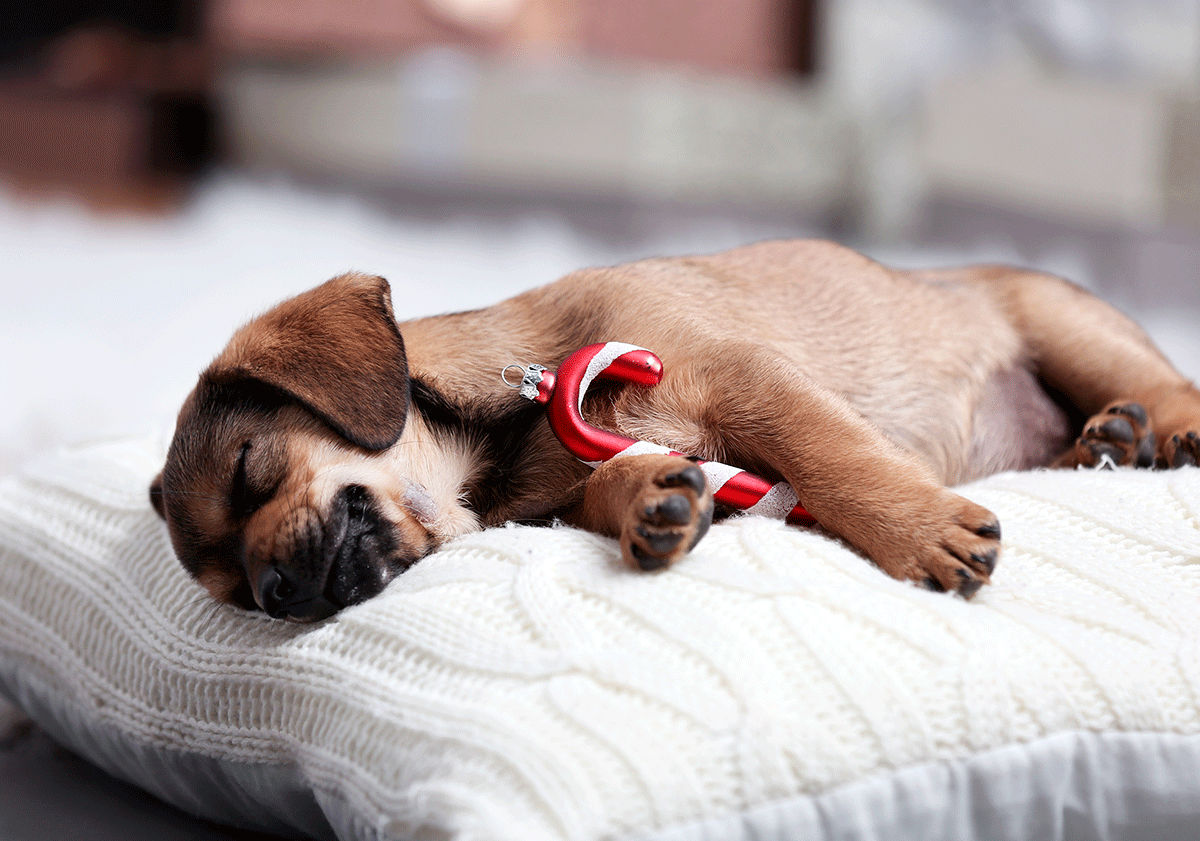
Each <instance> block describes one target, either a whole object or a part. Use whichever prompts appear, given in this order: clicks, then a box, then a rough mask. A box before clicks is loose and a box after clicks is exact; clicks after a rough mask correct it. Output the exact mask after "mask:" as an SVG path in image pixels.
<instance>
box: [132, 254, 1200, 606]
mask: <svg viewBox="0 0 1200 841" xmlns="http://www.w3.org/2000/svg"><path fill="white" fill-rule="evenodd" d="M609 340H613V341H624V342H629V343H633V344H638V345H641V346H644V347H648V348H650V349H652V350H654V351H655V352H656V353H657V354H659V356H661V358H662V360H663V363H664V366H665V368H666V372H667V374H666V377H665V379H664V380H663V382H662V383H661V384H660V385H658V386H656V387H654V388H650V389H643V388H635V387H625V388H621V387H618V386H609V387H607V389H606V388H603V387H595V388H593V389H591V390H590V391H589V393H588V397H587V400H586V402H585V405H584V413H585V415H586V416H587V417H588V418H589V420H590V422H592V423H593V424H595V425H597V426H601V427H606V428H609V429H613V430H615V431H619V432H621V433H624V434H626V435H629V436H630V437H633V438H637V439H644V440H648V441H653V442H656V443H659V444H662V445H666V446H669V447H672V448H675V449H677V450H679V451H682V452H685V453H691V454H694V455H697V456H701V457H703V458H706V459H716V460H719V461H723V462H726V463H729V464H735V465H738V466H739V467H744V468H746V469H748V470H751V471H754V472H756V473H759V474H761V475H763V476H764V477H767V478H770V479H772V480H777V479H780V478H782V479H786V480H787V481H788V482H790V483H791V484H792V486H793V487H794V488H795V489H796V491H797V492H798V494H799V496H800V501H801V503H802V504H803V505H804V506H805V507H806V508H807V509H808V510H809V511H810V512H811V513H812V514H813V515H814V516H815V517H816V518H817V519H818V520H819V522H820V523H821V525H822V526H823V527H824V528H825V529H827V530H828V531H830V532H832V533H833V534H835V535H838V536H839V537H841V538H842V539H844V540H845V541H846V542H848V543H849V544H851V545H852V546H854V547H857V548H858V549H859V550H860V551H862V552H863V553H864V554H865V555H867V556H868V557H869V558H870V559H871V560H873V561H874V562H875V563H876V564H878V565H879V567H880V568H882V569H883V570H884V571H885V572H887V573H888V574H890V575H892V576H895V577H896V578H900V579H910V580H913V581H916V582H919V583H922V584H924V585H925V586H928V587H930V588H932V589H936V590H951V591H957V592H959V593H961V594H963V595H964V596H970V595H972V594H973V593H974V592H975V591H976V590H977V589H978V588H979V587H980V586H981V584H982V583H984V582H986V581H987V580H988V578H989V575H990V574H991V572H992V569H993V567H994V565H995V563H996V559H997V554H998V549H999V545H1000V543H999V542H1000V527H999V524H998V523H997V521H996V518H995V516H993V514H992V513H991V512H990V511H988V510H986V509H984V508H982V507H980V506H978V505H975V504H974V503H971V502H969V501H967V500H966V499H963V498H962V497H960V496H958V495H957V494H955V493H953V492H951V491H949V490H947V489H946V486H947V485H953V484H955V483H959V482H964V481H967V480H970V479H974V478H977V477H980V476H984V475H987V474H989V473H994V472H996V471H1000V470H1007V469H1024V468H1031V467H1037V466H1040V465H1050V464H1054V465H1058V466H1073V465H1077V464H1083V465H1092V464H1095V463H1096V462H1097V461H1098V460H1100V459H1102V458H1104V457H1106V456H1107V457H1108V458H1111V459H1112V460H1113V461H1114V462H1115V463H1117V464H1129V465H1137V466H1144V467H1149V466H1152V465H1153V464H1155V463H1156V462H1157V463H1158V464H1160V465H1165V466H1179V465H1183V464H1195V463H1196V461H1197V458H1198V456H1200V437H1198V435H1197V433H1198V432H1200V392H1198V391H1197V390H1196V389H1195V388H1194V387H1193V386H1192V385H1191V384H1190V383H1189V382H1188V381H1187V380H1185V379H1184V377H1183V376H1181V375H1180V374H1179V373H1178V372H1176V371H1175V370H1174V369H1173V368H1172V367H1171V365H1170V364H1169V363H1168V362H1167V360H1166V359H1165V358H1163V356H1162V355H1161V354H1160V353H1159V352H1158V351H1157V350H1156V349H1155V348H1154V346H1153V345H1152V344H1151V342H1150V341H1149V339H1148V338H1147V337H1146V336H1145V335H1144V334H1143V333H1142V332H1141V331H1140V330H1139V329H1138V328H1137V327H1136V326H1135V325H1134V324H1133V323H1132V322H1130V321H1129V320H1127V319H1126V318H1124V317H1123V316H1121V315H1120V314H1119V313H1117V312H1116V311H1115V310H1113V309H1112V308H1110V307H1109V306H1107V305H1106V304H1104V303H1102V302H1100V301H1099V300H1097V299H1096V298H1094V297H1092V296H1090V295H1089V294H1087V293H1085V292H1083V291H1082V290H1080V289H1078V288H1076V287H1074V286H1072V285H1070V284H1068V283H1066V282H1064V281H1061V280H1058V279H1056V278H1053V277H1048V276H1046V275H1041V274H1036V273H1033V272H1027V271H1020V270H1017V269H1009V268H997V267H977V268H968V269H961V270H954V271H936V272H899V271H893V270H890V269H887V268H885V267H883V266H881V265H879V264H878V263H875V262H873V261H871V260H869V259H867V258H865V257H863V256H861V255H859V254H856V253H854V252H852V251H849V250H847V249H844V248H841V247H839V246H837V245H834V244H831V243H827V242H813V241H799V242H767V243H762V244H758V245H752V246H747V247H744V248H738V249H734V250H732V251H728V252H725V253H722V254H716V255H712V256H706V257H694V258H678V259H656V260H645V261H642V262H638V263H633V264H630V265H625V266H617V267H614V268H602V269H588V270H584V271H580V272H576V273H574V274H571V275H569V276H568V277H566V278H563V279H562V280H560V281H558V282H557V283H553V284H551V285H549V286H546V287H543V288H540V289H535V290H533V291H530V292H527V293H525V294H522V295H519V296H517V297H515V298H511V299H509V300H507V301H504V302H502V303H500V304H497V305H495V306H493V307H489V308H487V309H483V310H475V311H472V312H465V313H457V314H453V315H444V316H438V317H435V318H425V319H419V320H415V321H408V322H404V323H401V324H400V325H398V326H397V324H396V321H395V319H394V316H393V314H392V308H391V301H390V297H389V289H388V285H387V283H386V282H385V281H384V280H382V279H381V278H375V277H368V276H363V275H356V274H351V275H345V276H342V277H339V278H335V279H334V280H331V281H329V282H328V283H326V284H324V285H322V286H319V287H317V288H316V289H313V290H311V291H309V292H306V293H304V294H302V295H300V296H298V297H296V298H293V299H291V300H289V301H285V302H284V303H282V304H280V305H279V306H278V307H276V308H275V309H273V310H271V311H270V312H268V313H266V314H265V315H263V316H261V317H259V318H257V319H255V320H254V321H252V322H250V323H249V324H248V325H246V326H245V327H243V328H242V329H241V330H240V331H238V333H237V334H236V335H235V336H234V337H233V340H232V341H231V342H230V344H229V346H228V347H227V348H226V349H225V350H224V351H223V352H222V353H221V354H220V355H219V356H218V357H217V358H216V360H215V361H214V362H213V363H212V365H211V366H210V367H209V368H208V370H206V371H205V372H204V373H203V374H202V375H201V377H200V382H199V384H198V385H197V387H196V389H195V391H194V392H193V393H192V394H191V396H190V397H189V398H188V400H187V402H186V403H185V404H184V407H183V409H182V411H181V412H180V416H179V422H178V427H177V429H176V433H175V438H174V441H173V443H172V445H171V449H170V453H169V455H168V456H167V462H166V466H165V467H164V468H163V471H162V474H161V476H160V477H159V478H158V479H157V480H156V481H155V483H154V485H153V487H152V489H151V496H152V498H153V500H154V503H155V506H156V508H157V509H158V511H159V513H160V514H162V515H163V516H164V517H165V518H166V520H167V522H168V524H169V527H170V533H171V539H172V541H173V543H174V546H175V549H176V551H177V553H178V555H179V558H180V560H181V561H182V562H183V564H184V566H185V567H186V568H187V570H188V571H189V572H190V573H191V574H192V575H193V576H195V577H196V579H197V580H199V582H200V583H201V584H202V585H204V586H205V587H206V588H207V589H208V590H209V592H211V593H212V595H213V596H214V597H215V598H217V599H219V600H222V601H230V602H234V603H237V604H241V605H243V606H245V607H248V608H253V607H256V606H257V607H260V608H262V609H263V610H265V611H266V612H267V613H269V614H270V615H272V616H277V617H286V618H289V619H292V620H298V621H303V620H312V619H318V618H322V617H324V616H327V615H329V614H330V613H332V612H334V611H335V610H337V609H338V608H339V607H342V606H345V605H350V604H354V603H357V602H359V601H362V600H363V599H365V598H367V597H369V596H371V595H373V594H375V593H377V592H379V591H380V590H381V589H382V588H383V587H384V585H385V584H386V583H387V582H388V581H389V580H390V579H391V578H392V577H394V576H395V575H396V574H398V573H399V572H401V571H403V570H404V569H405V568H406V567H407V566H409V565H410V564H412V563H413V562H415V561H416V560H417V559H419V558H421V557H422V556H423V555H425V554H427V553H428V552H430V551H431V550H433V549H434V548H436V547H437V546H438V545H439V544H441V543H442V542H443V541H445V540H447V539H449V538H451V537H454V536H455V535H459V534H462V533H464V532H468V531H471V530H474V529H478V528H481V527H484V526H490V525H495V524H498V523H502V522H505V521H508V520H542V519H546V518H550V517H561V518H562V519H564V520H565V521H567V522H568V523H573V524H577V525H580V526H583V527H585V528H588V529H592V530H594V531H597V532H600V533H602V534H607V535H612V536H615V537H617V538H619V540H620V545H621V550H622V555H623V557H624V560H625V562H626V563H628V564H629V565H631V566H633V567H640V568H643V569H655V568H659V567H662V566H665V565H667V564H669V563H672V562H674V561H676V560H678V559H679V558H680V557H681V556H682V555H683V554H685V553H686V552H687V551H688V550H689V549H690V548H691V547H692V546H693V545H694V544H695V543H696V542H697V541H698V540H699V539H700V537H701V536H703V533H704V531H705V530H706V529H707V527H708V523H709V521H710V519H711V517H712V497H711V494H710V493H709V491H708V489H707V488H706V487H705V485H704V480H703V476H702V474H701V473H700V472H699V470H698V469H697V468H696V467H695V466H694V465H692V464H691V463H690V462H688V461H687V460H686V459H683V458H680V457H672V456H659V455H642V456H630V457H626V458H620V459H614V460H613V461H610V462H607V463H605V464H603V465H601V466H600V467H599V468H598V469H597V470H595V471H590V470H589V469H588V468H587V467H586V466H584V465H582V464H580V463H579V462H578V461H576V460H575V459H574V458H573V457H572V456H571V455H570V454H568V453H567V452H566V450H564V449H563V448H562V446H561V445H559V444H558V442H557V441H556V440H555V439H554V437H553V436H552V434H551V433H550V431H549V428H548V426H547V424H546V421H545V419H544V417H543V413H542V410H541V408H540V407H539V406H537V405H535V404H533V403H530V402H528V401H525V400H522V399H520V398H519V397H518V396H517V395H516V394H515V393H514V392H512V391H510V390H509V389H507V388H506V387H505V386H504V385H503V384H502V382H501V380H500V377H499V376H498V374H499V372H500V370H501V368H502V367H503V366H504V365H505V364H507V363H509V362H511V361H513V360H520V361H523V362H540V363H543V364H546V365H549V366H552V367H553V366H556V365H557V364H558V363H559V362H561V361H562V359H563V358H565V357H566V356H567V355H568V354H570V353H571V352H572V351H574V350H575V349H577V348H579V347H581V346H583V345H587V344H590V343H593V342H600V341H609ZM1089 417H1090V418H1091V419H1090V420H1088V421H1087V422H1086V424H1084V425H1083V429H1084V432H1083V435H1082V437H1080V438H1078V440H1075V438H1074V435H1072V430H1078V429H1080V428H1081V427H1080V425H1081V424H1083V422H1084V419H1085V418H1089ZM1156 436H1157V438H1156ZM1156 440H1157V441H1158V442H1160V443H1159V444H1158V445H1156V444H1155V441H1156Z"/></svg>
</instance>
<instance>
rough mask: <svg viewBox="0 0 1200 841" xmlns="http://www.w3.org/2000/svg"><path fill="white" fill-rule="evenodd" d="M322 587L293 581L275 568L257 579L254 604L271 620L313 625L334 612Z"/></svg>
mask: <svg viewBox="0 0 1200 841" xmlns="http://www.w3.org/2000/svg"><path fill="white" fill-rule="evenodd" d="M322 586H323V583H313V582H305V581H303V580H297V579H296V578H295V577H293V576H291V575H289V574H288V572H287V570H282V569H280V568H279V567H276V566H269V567H267V568H266V569H264V570H263V571H262V572H261V573H260V574H259V576H258V601H259V604H261V605H262V609H263V610H264V611H266V614H267V615H268V616H270V617H271V618H272V619H295V620H297V621H300V622H315V621H317V620H319V619H325V618H326V617H329V616H332V615H333V614H334V613H336V612H337V605H335V604H334V603H333V602H331V601H329V599H327V598H325V596H324V595H323V594H322V592H321V588H322Z"/></svg>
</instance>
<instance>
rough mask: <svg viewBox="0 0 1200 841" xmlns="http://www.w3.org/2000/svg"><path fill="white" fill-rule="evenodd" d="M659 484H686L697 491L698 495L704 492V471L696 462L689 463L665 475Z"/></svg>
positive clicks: (665, 485) (668, 485) (672, 485)
mask: <svg viewBox="0 0 1200 841" xmlns="http://www.w3.org/2000/svg"><path fill="white" fill-rule="evenodd" d="M659 484H661V485H662V486H663V487H666V488H677V487H681V486H684V485H686V486H687V487H689V488H691V489H692V490H693V491H695V492H696V495H697V496H701V495H703V494H704V488H705V482H704V471H702V470H701V469H700V468H699V467H696V465H694V464H689V465H688V466H687V467H685V468H683V469H682V470H680V471H679V472H678V473H671V474H669V475H667V476H664V477H663V478H662V481H661V482H660V483H659Z"/></svg>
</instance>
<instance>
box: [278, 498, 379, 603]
mask: <svg viewBox="0 0 1200 841" xmlns="http://www.w3.org/2000/svg"><path fill="white" fill-rule="evenodd" d="M393 544H394V540H393V538H392V536H391V530H390V529H389V528H388V527H387V526H386V524H385V523H384V522H383V520H382V518H381V517H380V516H379V513H378V511H377V509H376V507H375V505H374V502H373V500H372V499H371V495H370V492H369V491H367V489H366V488H363V487H362V486H360V485H349V486H347V487H345V488H342V489H341V491H339V492H338V493H337V494H336V495H335V496H334V498H333V500H332V501H331V503H330V505H329V510H328V512H327V513H326V515H325V516H324V517H323V518H318V517H316V516H315V515H312V514H310V515H309V516H308V517H306V518H305V519H304V521H303V522H302V523H301V524H298V525H294V526H293V533H292V546H293V548H292V552H291V556H290V558H289V559H288V560H287V562H286V563H273V564H270V565H268V566H266V567H264V568H263V570H262V572H260V573H259V575H258V580H257V581H256V582H255V593H256V595H257V597H258V603H259V605H261V607H262V609H263V610H264V611H265V612H266V613H267V615H268V616H271V617H272V618H275V619H290V620H292V621H295V622H315V621H318V620H321V619H325V618H327V617H329V616H332V615H333V614H334V613H336V612H337V611H338V610H340V609H342V608H343V607H348V606H350V605H352V604H358V603H359V602H361V601H364V600H365V599H368V598H370V597H371V596H373V595H375V594H376V593H378V592H379V591H380V590H382V589H383V588H384V586H385V585H386V584H387V582H388V580H389V578H390V577H391V575H390V572H389V567H390V565H389V558H390V555H391V554H392V549H393Z"/></svg>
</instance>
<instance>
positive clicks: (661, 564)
mask: <svg viewBox="0 0 1200 841" xmlns="http://www.w3.org/2000/svg"><path fill="white" fill-rule="evenodd" d="M665 461H666V463H665V464H664V465H663V467H662V468H660V469H658V470H656V471H655V472H654V473H653V474H652V475H651V476H650V477H648V480H647V482H646V484H645V486H644V487H643V488H642V490H641V491H640V492H639V493H638V494H636V495H635V496H634V499H633V500H632V501H631V502H630V505H629V508H628V509H627V510H626V513H625V518H624V523H623V524H622V527H621V555H622V558H623V559H624V561H625V563H626V564H628V565H629V566H630V567H633V568H634V569H641V570H646V571H652V570H657V569H663V568H665V567H668V566H670V565H671V564H673V563H675V562H676V561H678V560H679V559H680V558H682V557H683V556H684V555H685V554H687V553H688V552H689V551H691V549H692V548H693V547H694V546H695V545H696V544H697V543H699V542H700V539H701V538H703V537H704V535H705V534H706V533H707V532H708V527H709V525H710V524H711V523H712V517H713V498H712V494H711V493H710V492H709V490H708V483H707V482H706V481H705V479H704V474H703V473H702V472H701V471H700V468H698V467H696V465H694V464H692V463H690V462H688V461H687V460H686V459H683V458H679V457H673V458H669V459H667V460H665Z"/></svg>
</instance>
